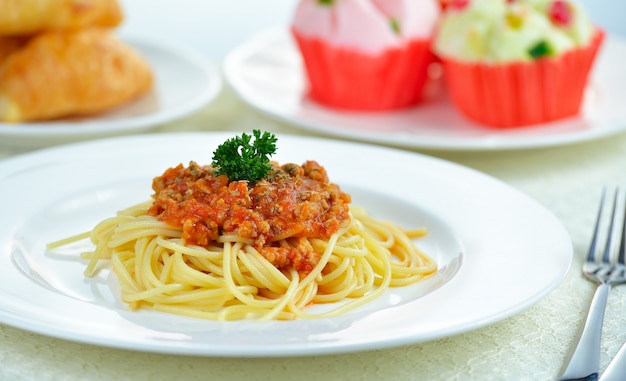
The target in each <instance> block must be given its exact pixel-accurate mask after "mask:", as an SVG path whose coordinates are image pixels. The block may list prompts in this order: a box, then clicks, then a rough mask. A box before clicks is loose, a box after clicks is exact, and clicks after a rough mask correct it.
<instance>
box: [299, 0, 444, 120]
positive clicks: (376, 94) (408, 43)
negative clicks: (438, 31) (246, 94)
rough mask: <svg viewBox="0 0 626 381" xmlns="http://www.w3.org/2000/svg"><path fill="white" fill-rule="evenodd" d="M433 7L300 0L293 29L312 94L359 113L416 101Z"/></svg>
mask: <svg viewBox="0 0 626 381" xmlns="http://www.w3.org/2000/svg"><path fill="white" fill-rule="evenodd" d="M439 12H440V7H439V4H438V2H437V1H436V0H301V1H300V2H299V3H298V6H297V8H296V11H295V14H294V17H293V20H292V25H291V32H292V35H293V37H294V38H295V41H296V42H297V45H298V48H299V50H300V53H301V56H302V60H303V64H304V69H305V72H306V76H307V78H308V84H309V95H310V97H311V98H312V99H314V100H315V101H317V102H319V103H321V104H324V105H326V106H329V107H333V108H341V109H350V110H362V111H382V110H390V109H397V108H403V107H408V106H412V105H414V104H416V103H418V102H419V100H420V98H421V94H422V89H423V87H424V84H425V83H426V81H427V78H428V70H427V69H428V67H429V65H430V64H431V63H432V62H434V60H435V57H434V55H433V53H432V52H431V49H430V47H431V42H432V38H433V33H434V28H435V25H436V22H437V19H438V16H439Z"/></svg>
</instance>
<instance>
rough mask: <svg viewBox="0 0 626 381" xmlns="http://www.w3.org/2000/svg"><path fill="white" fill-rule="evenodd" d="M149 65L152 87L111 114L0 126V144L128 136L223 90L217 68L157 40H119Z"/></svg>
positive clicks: (27, 145) (47, 143)
mask: <svg viewBox="0 0 626 381" xmlns="http://www.w3.org/2000/svg"><path fill="white" fill-rule="evenodd" d="M121 38H122V40H123V41H125V42H127V43H129V44H130V45H131V46H133V47H134V48H135V49H137V51H138V52H139V53H140V54H141V55H142V56H143V57H144V58H145V59H146V60H147V61H148V63H149V64H150V66H151V67H152V69H153V71H154V74H155V85H154V88H153V89H152V90H151V91H150V92H149V93H147V94H146V95H144V96H143V97H141V98H139V99H137V100H135V101H133V102H131V103H129V104H126V105H124V106H121V107H119V108H116V109H115V110H112V111H110V112H106V113H102V114H98V115H94V116H89V117H81V118H72V119H60V120H56V121H52V122H37V123H22V124H8V123H0V146H4V147H15V148H24V147H25V148H39V147H44V146H50V145H54V144H60V143H68V142H74V141H78V140H84V139H88V138H97V137H104V136H110V135H120V134H130V133H134V132H138V131H143V130H147V129H151V128H154V127H157V126H158V125H160V124H162V123H165V122H169V121H172V120H175V119H177V118H181V117H184V116H186V115H188V114H190V113H192V112H194V111H196V110H198V109H199V108H201V107H203V106H205V105H207V104H208V103H210V102H211V101H212V100H213V99H214V98H215V97H216V96H217V94H218V93H219V91H220V90H221V88H222V78H221V74H220V72H219V71H218V69H217V67H216V65H214V64H213V63H212V62H211V61H210V60H207V59H205V58H204V57H203V56H201V55H200V54H198V53H195V52H194V51H190V50H187V49H184V48H182V47H179V46H174V45H171V44H165V43H163V42H162V41H159V42H156V41H153V40H148V39H142V38H137V37H130V36H129V37H121Z"/></svg>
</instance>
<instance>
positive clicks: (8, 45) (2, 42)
mask: <svg viewBox="0 0 626 381" xmlns="http://www.w3.org/2000/svg"><path fill="white" fill-rule="evenodd" d="M28 40H29V37H28V36H0V64H2V62H3V61H4V60H5V59H6V58H7V57H8V56H10V55H11V54H13V53H14V52H15V51H17V50H19V49H20V48H21V47H22V46H24V45H25V44H26V42H28Z"/></svg>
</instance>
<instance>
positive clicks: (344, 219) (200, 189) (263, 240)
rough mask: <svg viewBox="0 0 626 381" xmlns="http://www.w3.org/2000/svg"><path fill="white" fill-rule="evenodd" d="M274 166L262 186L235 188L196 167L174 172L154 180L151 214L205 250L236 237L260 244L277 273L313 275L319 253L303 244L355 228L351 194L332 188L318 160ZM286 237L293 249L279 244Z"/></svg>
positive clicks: (241, 183) (245, 184) (236, 184)
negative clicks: (283, 270)
mask: <svg viewBox="0 0 626 381" xmlns="http://www.w3.org/2000/svg"><path fill="white" fill-rule="evenodd" d="M272 164H273V170H272V171H271V172H270V174H269V176H268V177H267V178H266V179H263V180H260V181H258V182H255V183H249V182H247V181H229V179H228V177H227V176H225V175H221V176H216V175H215V174H214V169H213V168H212V167H211V166H199V165H198V164H197V163H195V162H193V161H192V162H190V163H189V166H188V167H183V165H182V164H179V165H178V166H177V167H175V168H169V169H168V170H166V171H165V173H164V174H163V175H162V176H158V177H155V178H154V180H153V183H152V189H153V190H154V192H155V194H154V195H153V198H154V202H153V204H152V206H151V208H150V209H149V210H148V214H150V215H152V216H156V217H157V218H158V219H159V220H161V221H163V222H165V223H167V224H169V225H173V226H177V227H181V228H182V231H183V233H182V238H183V240H184V242H185V243H187V244H194V245H200V246H206V245H208V244H209V242H211V241H214V240H216V239H217V237H218V236H220V235H222V234H236V235H238V236H241V237H245V238H249V239H251V240H253V241H254V246H255V248H256V249H257V250H258V251H259V252H260V253H261V254H262V255H263V256H264V257H265V258H266V259H267V260H268V261H270V262H271V263H272V264H273V265H274V266H276V267H277V268H288V267H292V268H294V269H295V270H297V271H299V272H303V273H308V272H310V271H311V270H312V269H313V268H314V267H315V265H316V264H317V263H318V261H319V254H317V253H315V252H314V251H313V250H312V248H311V247H310V246H309V245H307V243H306V242H305V240H304V239H303V238H309V237H321V238H329V237H330V236H331V235H332V234H334V233H335V232H337V230H338V229H339V228H340V227H341V226H344V225H345V224H346V223H348V220H349V218H350V217H349V213H348V204H349V203H350V201H351V199H350V195H348V194H347V193H344V192H342V191H341V190H340V188H339V186H337V185H336V184H333V183H330V182H329V180H328V175H327V173H326V170H325V169H324V167H322V166H321V165H319V164H318V163H317V162H315V161H307V162H305V163H304V164H302V165H297V164H284V165H282V166H279V165H278V164H276V163H272ZM289 237H295V238H289ZM283 238H289V242H290V245H289V246H279V245H276V244H274V245H273V244H272V243H274V242H276V241H278V240H281V239H283Z"/></svg>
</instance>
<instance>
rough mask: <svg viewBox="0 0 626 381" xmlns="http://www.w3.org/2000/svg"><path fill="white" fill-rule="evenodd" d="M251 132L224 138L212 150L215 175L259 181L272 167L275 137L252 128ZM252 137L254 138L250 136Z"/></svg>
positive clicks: (233, 179)
mask: <svg viewBox="0 0 626 381" xmlns="http://www.w3.org/2000/svg"><path fill="white" fill-rule="evenodd" d="M252 134H253V135H254V136H253V135H248V134H246V133H243V134H242V135H241V136H236V137H234V138H231V139H228V140H226V141H225V142H224V143H222V144H220V145H219V146H218V147H217V149H216V150H215V151H214V152H213V167H214V168H216V174H217V175H226V176H228V179H229V180H230V181H238V180H248V181H251V182H255V181H259V180H261V179H263V178H264V177H266V176H267V174H268V173H269V171H270V170H271V169H272V165H271V164H270V156H271V155H273V154H274V153H275V152H276V141H277V138H276V136H274V135H273V134H270V133H269V132H264V133H263V134H262V135H261V131H259V130H253V131H252ZM253 137H254V140H252V138H253Z"/></svg>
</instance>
